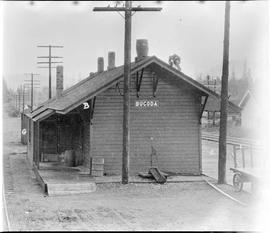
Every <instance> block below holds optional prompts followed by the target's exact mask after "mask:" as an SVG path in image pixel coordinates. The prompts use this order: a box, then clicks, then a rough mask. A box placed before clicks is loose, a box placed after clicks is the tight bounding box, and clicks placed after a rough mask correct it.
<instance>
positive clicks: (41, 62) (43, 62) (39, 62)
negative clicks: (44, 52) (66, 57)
mask: <svg viewBox="0 0 270 233" xmlns="http://www.w3.org/2000/svg"><path fill="white" fill-rule="evenodd" d="M49 63H50V62H46V61H38V62H37V64H49ZM52 63H63V62H62V61H51V64H52Z"/></svg>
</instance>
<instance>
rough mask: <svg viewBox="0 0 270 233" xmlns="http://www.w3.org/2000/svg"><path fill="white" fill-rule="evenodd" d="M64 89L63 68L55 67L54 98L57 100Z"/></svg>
mask: <svg viewBox="0 0 270 233" xmlns="http://www.w3.org/2000/svg"><path fill="white" fill-rule="evenodd" d="M63 89H64V73H63V66H57V67H56V98H59V97H60V96H61V94H62V92H63Z"/></svg>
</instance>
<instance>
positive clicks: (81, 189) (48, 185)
mask: <svg viewBox="0 0 270 233" xmlns="http://www.w3.org/2000/svg"><path fill="white" fill-rule="evenodd" d="M34 172H35V174H36V177H37V180H38V181H39V183H40V185H41V187H42V189H43V191H44V192H45V193H46V194H47V195H49V196H55V195H71V194H81V193H91V192H94V191H95V190H96V184H95V181H94V179H93V178H92V177H90V176H85V174H84V173H83V172H82V171H81V170H80V169H77V168H74V167H65V166H63V165H61V164H59V163H53V162H47V163H40V167H39V169H37V168H36V167H34Z"/></svg>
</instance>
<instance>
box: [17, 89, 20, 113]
mask: <svg viewBox="0 0 270 233" xmlns="http://www.w3.org/2000/svg"><path fill="white" fill-rule="evenodd" d="M17 92H18V109H19V112H20V111H21V87H19V88H18V89H17Z"/></svg>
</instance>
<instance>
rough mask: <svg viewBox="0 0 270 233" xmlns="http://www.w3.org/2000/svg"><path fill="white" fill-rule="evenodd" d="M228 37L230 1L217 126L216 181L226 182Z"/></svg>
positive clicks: (226, 7) (226, 18) (227, 3)
mask: <svg viewBox="0 0 270 233" xmlns="http://www.w3.org/2000/svg"><path fill="white" fill-rule="evenodd" d="M229 37H230V1H226V3H225V22H224V41H223V66H222V81H221V82H222V85H221V110H220V127H219V157H218V183H219V184H224V183H225V182H226V154H227V148H226V144H227V138H226V137H227V108H228V76H229Z"/></svg>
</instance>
